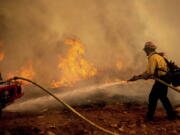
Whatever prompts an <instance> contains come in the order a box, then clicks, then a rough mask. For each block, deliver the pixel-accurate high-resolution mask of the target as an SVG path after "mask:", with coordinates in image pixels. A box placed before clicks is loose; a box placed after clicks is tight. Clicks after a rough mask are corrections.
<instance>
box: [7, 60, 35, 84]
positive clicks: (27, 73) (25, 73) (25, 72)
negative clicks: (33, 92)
mask: <svg viewBox="0 0 180 135" xmlns="http://www.w3.org/2000/svg"><path fill="white" fill-rule="evenodd" d="M14 76H20V77H24V78H28V79H33V78H34V76H35V72H34V71H33V68H32V64H31V63H28V64H27V65H26V66H23V67H21V68H20V70H19V71H15V72H10V73H8V74H7V78H8V79H9V78H12V77H14ZM22 83H23V84H29V83H27V82H25V81H22Z"/></svg>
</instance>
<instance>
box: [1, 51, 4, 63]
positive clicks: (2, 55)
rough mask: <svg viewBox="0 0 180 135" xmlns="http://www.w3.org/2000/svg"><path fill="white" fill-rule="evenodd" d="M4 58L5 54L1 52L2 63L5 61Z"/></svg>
mask: <svg viewBox="0 0 180 135" xmlns="http://www.w3.org/2000/svg"><path fill="white" fill-rule="evenodd" d="M4 56H5V54H4V52H0V61H2V60H3V59H4Z"/></svg>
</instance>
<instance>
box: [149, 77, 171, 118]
mask: <svg viewBox="0 0 180 135" xmlns="http://www.w3.org/2000/svg"><path fill="white" fill-rule="evenodd" d="M159 79H161V80H163V81H165V82H167V83H168V80H167V79H166V77H165V76H163V77H159ZM167 92H168V87H167V86H166V85H164V84H162V83H160V82H158V81H155V83H154V85H153V87H152V90H151V92H150V94H149V104H148V112H147V117H148V118H153V116H154V113H155V110H156V106H157V102H158V99H160V100H161V102H162V104H163V106H164V108H165V109H166V112H167V115H168V116H171V115H173V108H172V105H171V103H170V101H169V99H168V97H167Z"/></svg>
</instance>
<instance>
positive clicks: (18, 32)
mask: <svg viewBox="0 0 180 135" xmlns="http://www.w3.org/2000/svg"><path fill="white" fill-rule="evenodd" d="M179 5H180V1H179V0H171V1H169V0H156V1H154V0H137V1H131V0H111V1H107V0H76V1H74V0H53V1H52V0H51V1H50V0H38V1H37V0H36V1H35V0H34V1H32V0H0V41H1V42H0V49H1V50H0V51H3V52H4V53H5V57H4V60H3V61H1V62H0V71H1V73H2V75H4V76H6V74H7V73H8V72H12V71H16V70H18V69H19V68H20V67H22V66H23V65H25V64H27V62H30V63H32V66H33V69H34V71H35V73H36V77H35V80H37V81H38V82H41V83H42V84H46V85H47V84H48V83H49V81H50V80H53V79H55V78H57V76H58V74H57V65H58V62H59V61H58V55H59V54H60V55H64V54H65V53H66V52H67V49H68V47H67V46H65V45H64V44H63V40H64V39H66V38H72V37H73V38H76V39H78V40H80V41H81V42H82V43H83V44H84V47H85V51H86V53H85V58H86V59H87V61H89V62H90V63H92V64H93V65H94V66H95V67H96V68H97V70H98V72H101V74H103V75H102V77H104V76H110V77H111V76H117V77H118V78H120V79H128V78H129V77H131V76H132V75H133V74H139V73H141V72H143V71H144V70H145V67H146V64H147V60H146V56H145V54H144V52H143V51H142V48H143V46H144V43H145V42H146V41H153V42H155V43H156V44H157V46H158V51H164V52H165V53H166V55H167V57H168V58H169V59H172V60H174V61H176V63H177V64H180V59H178V58H179V57H180V54H179V52H178V49H177V48H178V47H179V37H178V35H179V33H180V30H179V29H178V27H179V23H180V17H179V16H178V15H177V13H178V10H179V8H180V7H179ZM117 61H121V62H122V68H121V70H119V69H117V68H116V62H117ZM47 86H48V85H47ZM144 91H145V90H144Z"/></svg>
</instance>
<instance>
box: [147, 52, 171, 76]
mask: <svg viewBox="0 0 180 135" xmlns="http://www.w3.org/2000/svg"><path fill="white" fill-rule="evenodd" d="M157 69H162V70H163V71H161V70H158V71H157ZM164 71H168V66H167V62H166V61H165V59H164V57H163V56H160V55H159V54H157V53H156V52H153V53H152V54H150V55H149V56H148V65H147V69H146V71H145V72H146V73H147V74H150V75H157V76H163V75H166V72H164Z"/></svg>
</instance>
